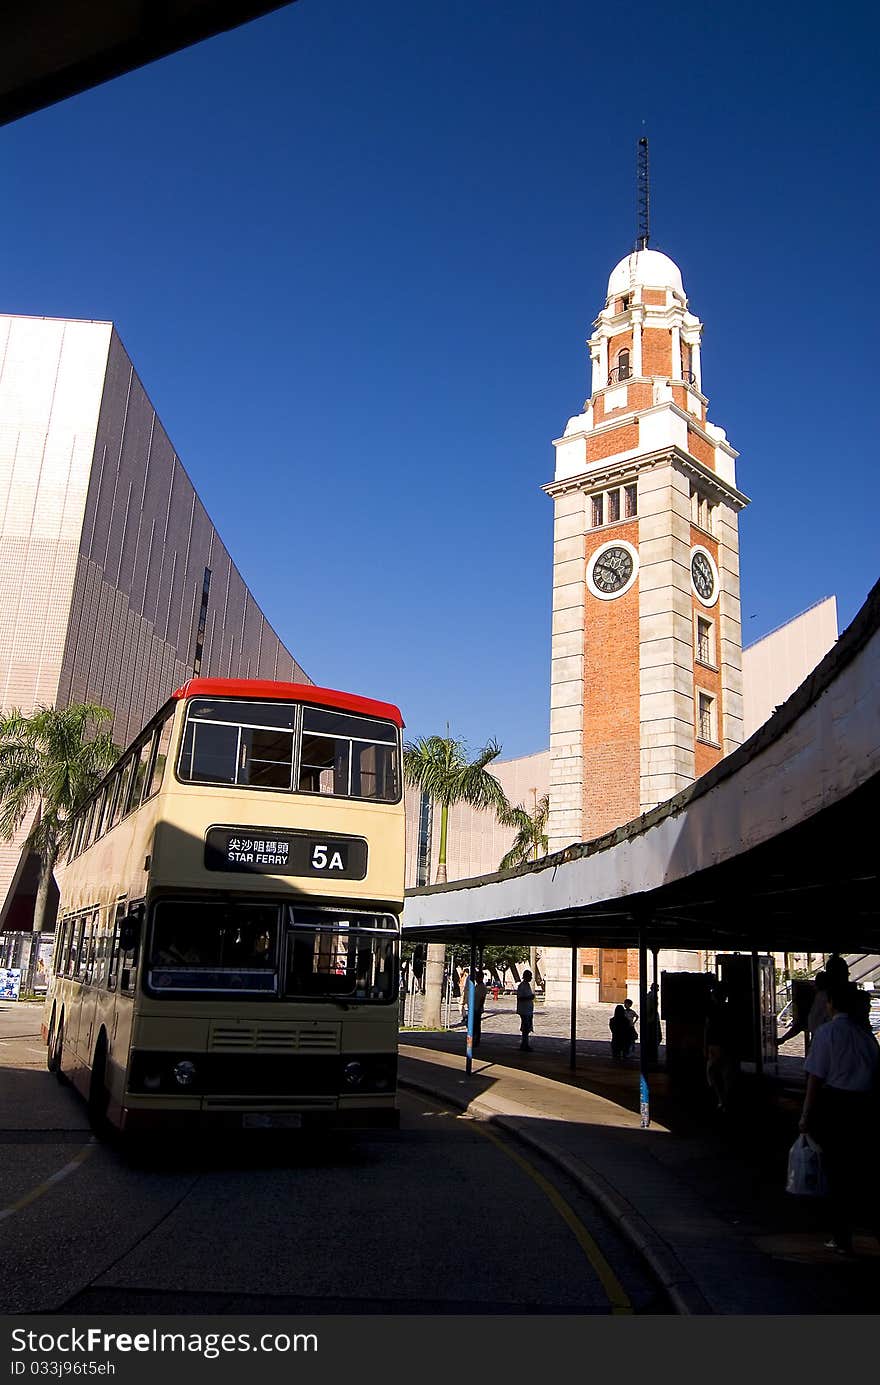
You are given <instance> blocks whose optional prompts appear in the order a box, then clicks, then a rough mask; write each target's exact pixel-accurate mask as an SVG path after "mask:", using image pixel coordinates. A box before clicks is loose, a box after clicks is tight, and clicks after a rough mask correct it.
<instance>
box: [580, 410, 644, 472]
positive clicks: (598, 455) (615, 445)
mask: <svg viewBox="0 0 880 1385" xmlns="http://www.w3.org/2000/svg"><path fill="white" fill-rule="evenodd" d="M638 445H639V424H638V420H637V419H636V420H635V421H634V422H632V423H624V424H621V426H620V427H619V428H609V430H608V432H607V433H598V434H594V435H593V436H592V437H589V438H587V461H588V462H598V461H600V460H601V459H602V458H603V457H613V456H614V454H615V453H616V452H629V451H630V450H631V449H632V448H634V447H638Z"/></svg>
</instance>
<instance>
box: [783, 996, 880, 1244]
mask: <svg viewBox="0 0 880 1385" xmlns="http://www.w3.org/2000/svg"><path fill="white" fill-rule="evenodd" d="M828 1009H829V1022H828V1023H827V1024H823V1025H822V1026H821V1027H820V1028H819V1029H818V1030H817V1031H816V1034H815V1037H814V1039H813V1042H812V1044H811V1045H810V1051H809V1053H808V1054H807V1058H806V1062H805V1063H804V1070H805V1071H806V1073H807V1090H806V1095H805V1097H804V1106H803V1111H802V1113H801V1118H800V1122H799V1125H798V1129H799V1130H800V1131H801V1133H803V1134H808V1135H811V1136H812V1137H813V1138H814V1139H815V1141H816V1143H817V1144H818V1145H819V1146H820V1148H821V1150H822V1162H823V1164H824V1168H825V1176H826V1178H827V1180H828V1197H829V1210H830V1214H831V1239H830V1240H829V1241H826V1245H827V1246H828V1248H829V1249H831V1250H835V1251H837V1252H839V1253H840V1254H842V1255H846V1254H849V1253H850V1252H851V1251H852V1248H853V1232H854V1230H855V1229H856V1226H857V1225H858V1224H859V1223H860V1222H863V1223H864V1224H865V1225H866V1226H867V1227H868V1228H869V1229H870V1230H871V1231H872V1232H873V1233H874V1235H876V1236H880V1205H878V1202H880V1200H878V1192H877V1182H876V1177H875V1173H874V1164H875V1162H876V1141H877V1136H878V1130H880V1119H878V1099H880V1093H878V1081H880V1048H878V1046H877V1040H876V1039H875V1038H874V1036H873V1034H870V1033H868V1032H867V1031H866V1030H865V1029H864V1028H863V1027H862V1024H861V1023H860V1022H859V1020H858V1019H857V1018H855V1017H854V1012H855V1013H856V1014H857V1012H858V1002H857V998H856V987H855V986H853V985H852V984H851V983H850V982H848V981H847V982H841V981H834V982H831V983H830V984H829V989H828Z"/></svg>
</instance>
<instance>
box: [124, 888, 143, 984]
mask: <svg viewBox="0 0 880 1385" xmlns="http://www.w3.org/2000/svg"><path fill="white" fill-rule="evenodd" d="M143 917H144V906H143V905H142V904H135V905H132V906H131V908H130V909H129V911H128V914H127V915H126V917H125V919H124V920H123V922H122V924H121V927H120V933H119V953H120V959H121V960H120V976H119V988H120V990H122V991H125V992H127V993H128V994H129V995H131V994H132V993H133V992H134V991H135V990H136V989H137V972H138V952H139V951H140V942H141V925H142V922H143Z"/></svg>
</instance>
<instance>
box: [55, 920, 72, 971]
mask: <svg viewBox="0 0 880 1385" xmlns="http://www.w3.org/2000/svg"><path fill="white" fill-rule="evenodd" d="M73 929H74V920H73V919H72V918H70V917H69V916H68V917H67V918H66V919H65V920H64V937H63V939H62V943H61V951H60V952H59V953H58V975H59V976H69V975H70V949H71V946H72V945H73Z"/></svg>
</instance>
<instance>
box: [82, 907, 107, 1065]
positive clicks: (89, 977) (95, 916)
mask: <svg viewBox="0 0 880 1385" xmlns="http://www.w3.org/2000/svg"><path fill="white" fill-rule="evenodd" d="M102 942H103V940H102V929H101V910H100V909H92V910H91V911H90V912H89V913H88V914H87V915H86V926H85V929H84V930H83V941H82V947H81V949H80V956H79V968H78V970H77V979H78V981H79V982H80V983H81V992H80V1005H79V1030H78V1033H77V1038H76V1047H77V1051H78V1052H79V1054H80V1057H81V1058H82V1059H83V1061H84V1062H85V1064H86V1066H87V1067H90V1066H91V1062H92V1053H93V1052H94V1048H95V1034H96V1032H97V1030H96V1025H95V1013H96V1010H97V1007H98V971H99V956H100V953H101V950H102Z"/></svg>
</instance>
